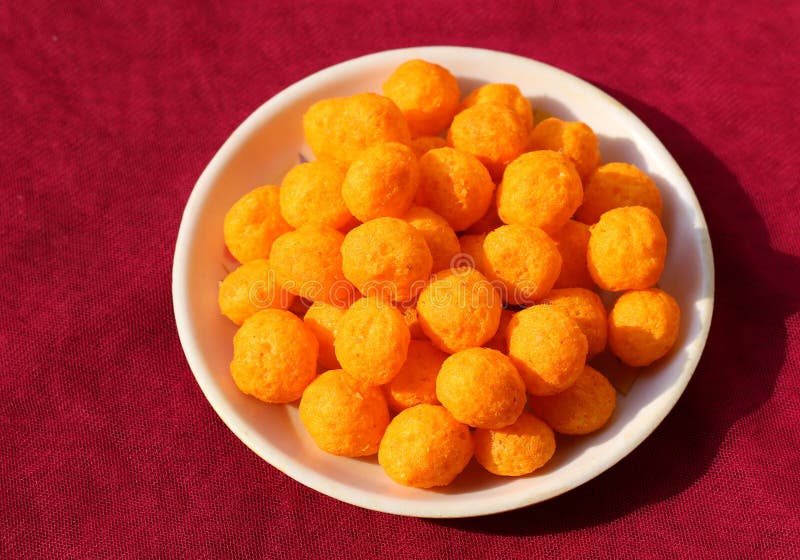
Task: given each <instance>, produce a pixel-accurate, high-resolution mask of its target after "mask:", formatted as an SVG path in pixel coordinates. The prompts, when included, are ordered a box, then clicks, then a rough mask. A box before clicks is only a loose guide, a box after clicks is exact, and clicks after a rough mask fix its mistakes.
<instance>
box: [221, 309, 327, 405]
mask: <svg viewBox="0 0 800 560" xmlns="http://www.w3.org/2000/svg"><path fill="white" fill-rule="evenodd" d="M318 348H319V345H318V343H317V339H316V338H314V335H313V334H312V333H311V331H310V330H309V329H308V328H307V327H306V326H305V325H304V324H303V321H302V320H300V319H298V318H297V316H296V315H294V314H293V313H291V312H289V311H284V310H282V309H264V310H262V311H259V312H258V313H256V314H255V315H253V316H252V317H250V318H249V319H247V320H246V321H245V322H244V324H243V325H242V326H241V327H239V330H238V331H236V334H235V335H234V337H233V360H232V361H231V365H230V371H231V375H232V376H233V381H234V383H236V386H237V387H238V388H239V390H240V391H242V392H243V393H245V394H247V395H252V396H254V397H255V398H257V399H259V400H262V401H264V402H268V403H287V402H292V401H294V400H297V399H299V398H300V395H302V394H303V390H304V389H305V388H306V386H307V385H308V384H309V383H311V381H312V380H313V379H314V377H315V376H316V375H317V351H318Z"/></svg>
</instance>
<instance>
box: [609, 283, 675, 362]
mask: <svg viewBox="0 0 800 560" xmlns="http://www.w3.org/2000/svg"><path fill="white" fill-rule="evenodd" d="M680 323H681V308H680V306H679V305H678V302H677V301H675V299H674V298H673V297H672V296H671V295H669V294H668V293H666V292H665V291H663V290H659V289H658V288H651V289H649V290H634V291H630V292H625V293H624V294H622V295H621V296H620V297H619V299H617V301H616V303H615V304H614V307H613V308H612V309H611V313H609V314H608V345H609V347H610V348H611V352H613V353H614V355H615V356H617V357H618V358H619V359H620V360H622V361H623V362H625V363H626V364H628V365H629V366H646V365H650V364H652V363H653V362H655V361H656V360H658V359H659V358H662V357H664V356H665V355H666V354H667V352H669V351H670V349H671V348H672V347H673V346H674V345H675V341H676V340H677V339H678V331H679V329H680Z"/></svg>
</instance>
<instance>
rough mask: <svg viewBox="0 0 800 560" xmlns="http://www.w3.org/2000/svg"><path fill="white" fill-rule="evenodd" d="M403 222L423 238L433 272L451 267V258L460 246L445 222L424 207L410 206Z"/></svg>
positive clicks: (451, 229)
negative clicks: (429, 251)
mask: <svg viewBox="0 0 800 560" xmlns="http://www.w3.org/2000/svg"><path fill="white" fill-rule="evenodd" d="M403 220H405V221H406V222H408V223H409V224H410V225H411V226H412V227H413V228H414V229H416V230H417V231H419V232H420V233H421V234H422V236H423V237H424V238H425V242H426V243H427V244H428V248H429V249H430V250H431V256H432V257H433V265H432V267H431V270H432V271H433V272H439V271H440V270H444V269H445V268H450V267H451V266H452V264H451V263H452V261H453V257H455V256H456V255H457V254H458V253H459V252H460V251H461V245H460V244H459V242H458V237H456V232H454V231H453V228H451V227H450V224H448V223H447V220H445V219H444V218H442V217H441V216H440V215H439V214H437V213H436V212H434V211H433V210H431V209H430V208H426V207H425V206H412V207H411V208H410V209H409V210H408V212H406V213H405V214H404V215H403Z"/></svg>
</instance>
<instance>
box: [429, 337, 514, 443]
mask: <svg viewBox="0 0 800 560" xmlns="http://www.w3.org/2000/svg"><path fill="white" fill-rule="evenodd" d="M436 397H437V398H438V399H439V402H441V403H442V406H444V407H445V408H446V409H447V410H449V411H450V413H451V414H452V415H453V418H455V419H456V420H458V421H459V422H461V423H462V424H467V425H469V426H472V427H475V428H502V427H504V426H508V425H509V424H512V423H514V422H515V421H516V419H517V418H519V415H520V414H522V409H523V408H525V383H524V382H523V381H522V377H520V375H519V372H517V368H515V367H514V364H512V363H511V360H510V359H509V358H508V356H506V355H505V354H503V353H502V352H498V351H497V350H492V349H491V348H468V349H467V350H462V351H460V352H456V353H455V354H453V355H452V356H450V357H449V358H447V359H446V360H445V361H444V363H443V364H442V368H441V370H440V371H439V375H438V377H437V378H436Z"/></svg>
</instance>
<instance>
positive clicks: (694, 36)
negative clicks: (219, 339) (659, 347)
mask: <svg viewBox="0 0 800 560" xmlns="http://www.w3.org/2000/svg"><path fill="white" fill-rule="evenodd" d="M96 4H97V3H94V2H80V3H71V2H52V3H50V2H45V3H43V2H38V1H36V2H8V3H4V4H3V6H1V7H0V46H1V48H0V91H1V92H2V94H0V169H1V170H2V174H0V186H1V188H2V196H1V197H0V232H2V239H3V243H2V244H1V245H0V263H1V264H2V267H0V285H1V286H2V291H1V292H0V301H2V307H1V308H0V313H2V318H3V319H2V327H0V433H1V434H2V435H0V557H3V558H100V557H113V558H149V557H162V558H176V557H185V558H222V557H248V558H249V557H273V558H298V557H330V556H333V557H336V556H340V555H344V554H346V555H347V556H348V557H362V556H363V557H384V558H403V557H409V558H410V557H422V558H437V557H457V558H467V557H475V558H478V557H485V558H532V557H542V556H545V555H546V556H548V557H567V558H572V557H574V558H578V557H596V558H606V557H607V558H623V557H637V558H648V557H706V558H712V557H719V558H790V557H793V558H794V557H797V556H796V555H797V554H798V550H800V537H798V535H800V519H799V514H798V512H800V490H799V489H800V483H798V474H800V397H799V396H798V395H800V315H798V310H799V309H800V295H798V293H799V292H800V226H799V225H798V224H800V202H798V198H800V188H799V187H798V185H799V184H800V183H798V167H800V143H799V142H798V137H800V136H799V133H798V123H799V122H800V121H798V115H799V114H800V102H799V100H800V95H798V91H797V87H798V85H797V84H798V78H800V74H798V72H800V57H798V55H799V54H800V51H799V49H798V35H797V33H798V29H800V4H798V3H797V2H792V1H784V2H772V3H769V5H768V6H767V5H764V6H761V5H760V4H758V3H755V2H731V3H727V2H725V3H722V2H719V3H717V2H711V3H705V2H692V1H686V2H673V1H669V2H661V3H653V4H658V5H657V6H656V5H654V6H651V7H647V8H645V7H641V6H640V5H639V4H640V3H639V2H619V1H614V2H612V1H608V0H600V1H598V2H593V3H589V2H586V3H580V4H573V3H561V2H540V3H539V5H538V7H530V6H529V3H527V2H508V3H503V4H505V5H506V7H504V8H500V7H495V4H492V3H488V2H483V3H472V2H468V3H460V4H459V5H458V6H457V7H456V6H455V5H453V7H450V6H449V5H448V7H444V5H445V3H437V2H430V1H428V2H407V3H398V5H395V6H391V5H388V3H384V2H355V3H352V4H350V5H344V4H340V3H338V2H309V3H305V2H303V3H300V2H283V1H280V2H262V3H260V5H259V6H253V5H246V4H242V5H239V6H233V7H226V8H221V7H219V6H211V5H208V6H199V5H198V4H199V3H194V2H170V3H165V4H169V5H162V3H160V2H153V3H150V2H137V3H134V4H133V5H129V4H126V3H119V2H116V3H112V2H109V3H103V4H104V5H96ZM498 5H499V4H498ZM425 44H453V45H471V46H479V47H486V48H492V49H498V50H504V51H509V52H512V53H517V54H520V55H524V56H528V57H531V58H534V59H537V60H541V61H544V62H547V63H550V64H553V65H556V66H559V67H561V68H564V69H565V70H567V71H569V72H572V73H574V74H577V75H578V76H581V77H583V78H585V79H587V80H589V81H591V82H593V83H594V84H596V85H598V86H599V87H601V88H603V89H604V90H606V91H608V92H609V93H611V94H612V95H613V96H615V97H616V98H617V99H619V100H620V101H621V102H623V103H624V104H626V105H627V106H628V107H630V108H631V109H632V110H633V111H634V112H635V113H636V114H637V115H638V116H639V117H641V118H642V120H644V122H645V123H646V124H647V125H648V126H650V127H651V128H652V129H653V131H654V132H655V133H656V134H657V135H658V136H659V137H660V138H661V139H662V140H663V142H664V144H665V145H666V146H667V148H668V149H669V150H670V151H671V152H672V153H673V155H674V156H675V157H676V159H677V160H678V162H679V164H680V165H681V166H682V168H683V169H684V171H685V172H686V174H687V175H688V177H689V180H690V181H691V183H692V184H693V186H694V188H695V190H696V191H697V194H698V196H699V198H700V202H701V204H702V205H703V208H704V210H705V213H706V218H707V220H708V223H709V227H710V231H711V236H712V242H713V245H714V252H715V259H716V267H717V268H716V270H717V278H718V281H717V300H716V309H715V317H714V324H713V328H712V331H711V336H710V339H709V342H708V346H707V348H706V351H705V355H704V357H703V359H702V361H701V363H700V366H699V368H698V370H697V372H696V374H695V377H694V379H693V380H692V382H691V383H690V385H689V387H688V389H687V391H686V393H685V394H684V396H683V397H682V398H681V400H680V402H679V403H678V405H677V406H676V408H675V409H674V410H673V412H672V413H671V414H670V415H669V417H668V418H667V419H666V420H665V422H664V423H663V424H662V425H661V426H660V427H659V428H658V430H657V431H656V432H655V433H654V434H653V435H652V437H650V438H649V439H648V440H647V441H645V442H644V443H643V444H642V445H641V446H640V447H639V448H638V449H637V450H636V451H635V452H633V453H632V454H631V455H630V456H629V457H627V458H626V459H625V460H623V461H622V462H621V463H619V464H618V465H617V466H615V467H613V468H612V469H611V470H609V471H608V472H606V473H605V474H603V475H602V476H600V477H598V478H597V479H595V480H593V481H591V482H589V483H587V484H585V485H584V486H582V487H580V488H578V489H576V490H573V491H571V492H569V493H568V494H566V495H563V496H561V497H558V498H556V499H553V500H551V501H549V502H546V503H542V504H539V505H536V506H532V507H528V508H526V509H523V510H519V511H515V512H510V513H507V514H501V515H496V516H492V517H488V518H479V519H467V520H452V521H432V520H423V519H411V518H403V517H397V516H392V515H385V514H381V513H375V512H370V511H366V510H362V509H359V508H356V507H352V506H349V505H345V504H342V503H339V502H337V501H335V500H333V499H330V498H328V497H325V496H323V495H320V494H318V493H316V492H314V491H312V490H309V489H307V488H305V487H303V486H301V485H300V484H298V483H296V482H294V481H293V480H291V479H290V478H288V477H287V476H284V475H283V474H281V473H279V472H278V471H277V470H275V469H274V468H272V467H271V466H269V465H268V464H267V463H265V462H264V461H262V460H261V459H259V458H258V457H257V456H256V455H254V454H253V453H252V452H250V451H249V450H248V449H247V448H245V446H244V445H243V444H241V443H240V442H239V440H238V439H236V437H235V436H234V435H233V434H232V433H231V432H230V431H229V430H228V429H227V428H226V427H225V426H224V425H223V423H222V422H221V421H220V420H219V418H218V417H217V416H216V414H215V413H214V412H213V411H212V409H211V407H210V406H209V405H208V403H207V401H206V400H205V398H204V397H203V395H202V393H201V392H200V390H199V388H198V386H197V384H196V382H195V380H194V378H193V376H192V374H191V372H190V371H189V368H188V366H187V364H186V361H185V360H184V357H183V353H182V351H181V348H180V345H179V343H178V338H177V334H176V330H175V324H174V320H173V316H172V309H171V296H170V270H171V259H172V253H173V247H174V242H175V238H176V234H177V230H178V224H179V220H180V217H181V212H182V209H183V206H184V204H185V202H186V199H187V197H188V196H189V192H190V191H191V189H192V186H193V184H194V182H195V180H196V179H197V177H198V176H199V174H200V172H201V171H202V170H203V168H204V167H205V165H206V163H207V162H208V161H209V160H210V159H211V157H212V156H213V154H214V153H215V151H216V150H217V149H218V147H219V146H220V145H221V144H222V142H223V141H224V140H225V138H226V137H227V136H228V135H229V134H230V133H231V132H232V131H233V130H234V128H235V127H236V126H237V125H238V124H239V123H240V122H241V121H242V120H244V118H245V117H247V115H248V114H249V113H250V112H251V111H253V110H254V109H255V108H256V107H257V106H258V105H260V104H261V103H262V102H263V101H264V100H266V99H267V98H269V97H270V96H271V95H273V94H274V93H276V92H277V91H279V90H281V89H282V88H284V87H286V86H287V85H289V84H291V83H292V82H294V81H296V80H298V79H300V78H302V77H304V76H306V75H308V74H310V73H312V72H314V71H316V70H319V69H321V68H323V67H326V66H329V65H331V64H333V63H336V62H340V61H343V60H345V59H348V58H352V57H355V56H358V55H362V54H366V53H369V52H374V51H379V50H384V49H388V48H395V47H402V46H412V45H425ZM336 550H341V551H345V550H349V552H342V554H335V552H334V551H336Z"/></svg>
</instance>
